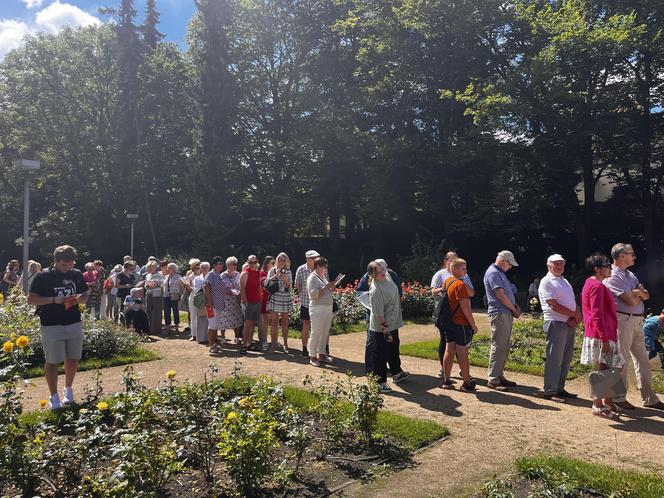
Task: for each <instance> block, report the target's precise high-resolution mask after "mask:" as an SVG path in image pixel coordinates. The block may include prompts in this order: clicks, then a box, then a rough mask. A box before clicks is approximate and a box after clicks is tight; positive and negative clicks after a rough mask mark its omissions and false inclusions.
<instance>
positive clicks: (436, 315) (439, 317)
mask: <svg viewBox="0 0 664 498" xmlns="http://www.w3.org/2000/svg"><path fill="white" fill-rule="evenodd" d="M458 281H459V279H458V278H455V279H454V280H452V281H451V282H450V284H449V285H446V286H444V287H443V291H442V292H441V293H440V299H438V301H437V302H436V304H435V306H434V307H433V314H432V315H431V319H432V320H433V323H434V325H435V326H436V327H438V330H444V329H445V326H446V325H449V324H450V323H451V322H452V317H453V316H454V314H455V313H456V312H457V311H459V307H460V306H461V303H458V304H457V306H456V308H455V310H454V311H452V310H451V309H450V301H449V299H448V296H447V289H449V288H450V286H451V285H452V284H453V283H454V282H458Z"/></svg>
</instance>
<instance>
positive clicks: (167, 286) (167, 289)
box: [162, 263, 184, 333]
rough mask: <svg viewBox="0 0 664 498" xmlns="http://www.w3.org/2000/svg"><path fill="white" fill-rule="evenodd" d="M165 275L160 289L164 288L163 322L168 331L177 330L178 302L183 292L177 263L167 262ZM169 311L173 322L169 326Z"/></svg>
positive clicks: (178, 318) (178, 325)
mask: <svg viewBox="0 0 664 498" xmlns="http://www.w3.org/2000/svg"><path fill="white" fill-rule="evenodd" d="M166 268H167V272H168V273H167V275H166V276H165V278H164V282H163V284H162V289H163V290H164V323H165V324H166V329H167V330H169V331H174V332H176V333H177V332H179V327H180V312H179V311H178V302H179V301H180V296H181V295H182V292H184V283H183V282H182V277H181V276H180V275H179V273H178V265H176V264H175V263H168V266H167V267H166ZM171 311H172V312H173V322H174V324H175V326H171Z"/></svg>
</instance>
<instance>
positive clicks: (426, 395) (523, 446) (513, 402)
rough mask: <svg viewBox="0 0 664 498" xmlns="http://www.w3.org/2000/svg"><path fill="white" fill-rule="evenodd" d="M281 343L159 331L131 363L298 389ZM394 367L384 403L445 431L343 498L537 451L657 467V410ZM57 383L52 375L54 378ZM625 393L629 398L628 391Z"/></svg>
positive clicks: (537, 381) (33, 404) (357, 348)
mask: <svg viewBox="0 0 664 498" xmlns="http://www.w3.org/2000/svg"><path fill="white" fill-rule="evenodd" d="M478 318H480V317H478ZM481 318H484V317H483V316H482V317H481ZM480 327H481V324H480ZM227 333H228V334H230V332H227ZM400 335H401V341H402V343H408V342H416V341H422V340H427V339H434V338H436V337H437V333H436V332H435V331H434V330H433V328H432V327H431V326H426V325H409V326H406V327H404V328H403V329H402V331H401V334H400ZM364 341H365V335H364V334H362V333H355V334H346V335H340V336H333V337H332V338H331V342H330V347H331V351H332V354H333V356H334V357H335V365H334V366H333V367H332V368H326V369H325V370H328V371H331V372H336V373H338V374H339V375H341V374H343V373H345V372H347V371H348V370H350V371H352V372H353V373H354V374H356V375H362V373H363V360H364ZM289 345H290V346H291V355H285V354H283V353H281V352H278V353H276V354H274V355H272V356H265V355H263V354H258V353H252V354H249V355H248V356H246V357H243V356H240V354H239V353H238V351H237V349H236V346H234V345H232V346H231V345H227V347H226V348H225V351H224V353H223V354H222V356H220V357H210V356H209V355H208V354H207V348H206V347H205V346H202V345H198V344H195V343H193V342H189V341H187V340H185V339H179V338H178V339H164V338H160V340H159V341H157V342H155V343H153V344H150V345H148V348H150V349H152V350H154V351H155V352H156V353H158V354H159V355H160V356H161V359H160V360H156V361H152V362H148V363H141V364H137V365H135V369H136V371H137V372H139V373H140V374H141V375H142V377H143V381H144V383H145V384H146V385H148V386H155V385H157V384H158V383H159V382H162V381H163V380H164V379H165V373H166V371H168V370H170V369H173V370H175V371H176V372H177V377H176V378H177V379H179V380H180V381H184V380H185V379H189V380H191V381H194V382H198V381H201V380H202V378H203V375H204V372H205V371H206V369H207V366H208V365H210V364H214V365H216V366H217V367H218V368H219V371H220V375H228V374H229V373H230V372H231V371H232V369H233V367H234V365H235V364H236V362H239V364H240V365H241V372H242V373H243V374H245V375H252V376H257V375H262V374H266V375H269V376H271V377H273V378H275V379H277V380H279V381H283V382H286V383H291V384H293V385H298V386H301V385H302V379H303V378H304V377H305V375H307V374H310V375H311V374H313V375H315V374H317V373H319V372H320V370H319V369H316V368H314V367H311V366H309V364H308V362H307V361H305V359H304V358H302V357H301V356H300V350H299V347H300V341H299V339H295V340H293V339H291V341H289ZM295 348H297V349H295ZM293 353H294V354H293ZM402 365H403V368H404V369H406V370H407V371H409V372H410V373H411V377H410V378H409V379H408V380H406V381H404V382H403V383H401V384H400V385H399V386H396V387H394V386H393V387H394V388H395V390H394V392H393V393H392V394H390V395H386V396H385V405H386V408H388V409H390V410H393V411H395V412H399V413H402V414H404V415H408V416H411V417H417V418H422V419H427V420H435V421H438V422H440V423H442V424H445V425H446V426H447V427H449V429H450V431H451V433H452V436H451V437H450V438H449V439H447V440H445V441H443V442H439V443H436V444H434V445H433V446H432V447H430V448H428V449H426V450H425V451H423V452H421V453H419V454H417V455H416V456H415V457H414V463H415V465H413V466H412V468H408V469H405V470H402V471H400V472H398V473H396V474H392V475H390V476H385V477H379V478H377V479H376V480H375V481H373V482H371V483H368V484H361V483H357V484H353V485H351V486H349V487H347V488H345V489H344V490H342V491H341V493H342V494H343V495H344V496H354V497H374V496H388V495H391V496H405V497H432V496H445V497H449V496H458V495H460V494H464V493H465V492H468V491H471V490H473V489H476V488H477V486H478V485H480V484H481V483H482V482H483V481H484V480H485V479H488V478H490V477H492V476H493V475H495V474H501V473H503V472H505V471H508V470H509V469H510V466H511V463H512V462H513V460H514V459H515V458H516V457H518V456H520V455H523V454H526V453H533V452H538V451H547V452H557V453H564V454H567V455H569V456H573V457H580V458H584V459H586V460H591V461H596V462H602V463H606V464H610V465H614V466H617V467H621V468H634V469H638V468H641V469H643V468H644V467H645V468H652V469H654V470H656V471H659V472H661V466H660V465H661V462H663V461H664V412H660V411H657V410H649V409H648V410H646V409H639V410H636V411H635V414H634V416H633V417H624V419H625V420H624V421H623V422H621V423H618V422H612V421H608V420H604V419H599V418H598V417H593V416H592V415H591V413H590V408H589V406H590V402H589V401H588V400H587V399H579V400H574V401H573V402H572V403H569V404H565V405H561V404H558V403H554V402H551V401H547V400H544V399H543V398H541V397H540V396H539V389H540V387H541V384H542V379H541V378H539V377H535V376H531V375H526V374H518V373H513V374H510V375H509V378H511V379H513V380H515V381H517V382H518V383H519V385H520V386H521V387H517V388H514V389H513V390H512V391H511V392H509V393H500V392H496V391H493V390H490V389H488V388H486V386H485V382H484V381H483V380H482V379H484V378H485V375H486V371H485V369H483V368H476V367H471V373H472V375H473V376H474V377H475V378H477V379H479V384H480V385H479V387H478V391H477V393H474V394H468V393H462V392H460V391H456V390H454V391H447V390H446V391H443V390H441V389H440V388H439V387H438V386H439V380H438V379H437V378H436V377H435V375H436V373H437V372H438V368H439V367H438V364H437V362H435V361H433V360H426V359H420V358H411V357H406V356H404V357H402ZM123 370H124V367H113V368H106V369H103V370H102V379H103V385H104V389H105V392H106V393H110V392H114V391H117V390H119V389H120V380H121V378H122V372H123ZM455 370H456V367H455ZM94 378H95V371H89V372H81V373H79V374H78V376H77V379H76V389H77V393H78V394H81V393H82V388H83V386H84V385H85V384H90V383H92V382H93V380H94ZM63 380H64V379H62V378H61V379H60V385H62V382H63ZM568 389H569V390H570V391H573V392H577V393H579V394H580V395H581V396H582V397H585V396H586V392H587V388H586V384H585V381H584V380H583V379H577V380H575V381H572V382H571V383H569V385H568ZM47 397H48V390H47V388H46V385H45V382H44V380H43V379H35V380H34V382H33V385H32V387H29V388H28V389H27V390H26V394H25V401H24V404H25V407H26V409H28V410H30V409H36V408H37V407H38V400H39V399H46V398H47ZM631 399H632V401H633V402H635V401H636V395H635V394H634V393H632V395H631Z"/></svg>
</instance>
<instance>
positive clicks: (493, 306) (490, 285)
mask: <svg viewBox="0 0 664 498" xmlns="http://www.w3.org/2000/svg"><path fill="white" fill-rule="evenodd" d="M484 289H485V290H486V297H487V301H488V303H489V309H488V310H487V314H489V315H498V314H499V313H508V314H510V315H511V314H512V312H511V311H510V310H509V309H508V308H507V307H506V306H505V305H504V304H503V303H501V302H500V301H499V300H498V298H497V297H496V289H503V291H504V292H505V295H506V296H507V299H509V300H510V302H511V303H512V304H516V286H515V285H514V284H513V283H512V282H510V281H509V279H508V278H507V274H506V273H505V272H504V271H503V270H502V269H501V268H500V267H499V266H498V265H496V264H495V263H493V264H492V265H491V266H489V268H487V270H486V273H485V274H484Z"/></svg>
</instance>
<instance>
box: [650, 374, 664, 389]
mask: <svg viewBox="0 0 664 498" xmlns="http://www.w3.org/2000/svg"><path fill="white" fill-rule="evenodd" d="M652 384H653V389H655V392H658V393H664V371H661V370H660V371H659V372H653V379H652Z"/></svg>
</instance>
